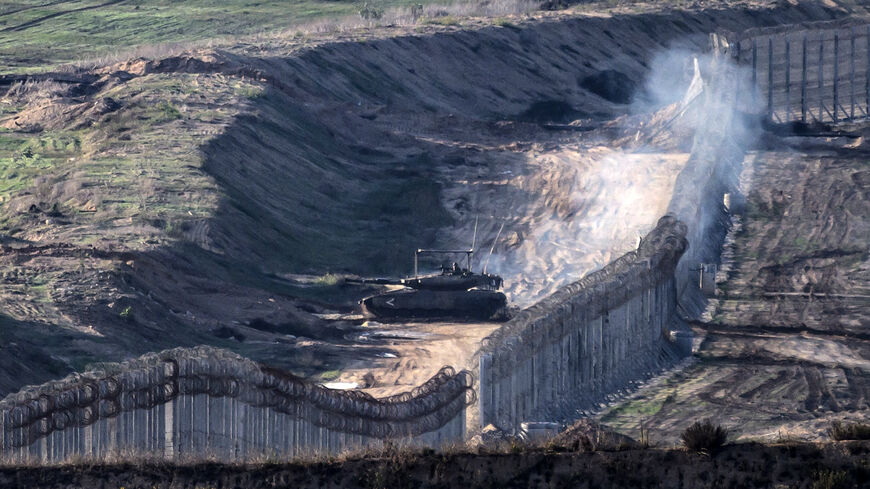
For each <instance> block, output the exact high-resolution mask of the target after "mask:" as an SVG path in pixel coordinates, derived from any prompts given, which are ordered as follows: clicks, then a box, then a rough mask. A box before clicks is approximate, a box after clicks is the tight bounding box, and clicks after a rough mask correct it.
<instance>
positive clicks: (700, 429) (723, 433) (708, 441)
mask: <svg viewBox="0 0 870 489" xmlns="http://www.w3.org/2000/svg"><path fill="white" fill-rule="evenodd" d="M727 439H728V430H726V429H725V428H723V427H721V426H719V425H714V424H713V422H712V421H710V420H709V419H708V420H705V421H695V423H694V424H692V426H689V427H688V428H686V431H684V432H683V434H682V435H680V440H682V441H683V445H685V446H686V448H688V449H689V450H694V451H696V452H706V453H713V452H715V451H716V450H718V449H719V448H720V447H722V445H724V444H725V441H726V440H727Z"/></svg>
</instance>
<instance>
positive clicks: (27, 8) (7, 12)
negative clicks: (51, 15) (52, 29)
mask: <svg viewBox="0 0 870 489" xmlns="http://www.w3.org/2000/svg"><path fill="white" fill-rule="evenodd" d="M72 1H73V0H58V1H57V2H49V3H43V4H42V5H31V6H29V7H21V8H16V9H12V10H7V11H5V12H0V17H4V16H6V15H12V14H17V13H18V12H26V11H28V10H33V9H36V8H45V7H53V6H55V5H60V4H62V3H70V2H72Z"/></svg>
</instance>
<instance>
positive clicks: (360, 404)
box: [0, 347, 474, 463]
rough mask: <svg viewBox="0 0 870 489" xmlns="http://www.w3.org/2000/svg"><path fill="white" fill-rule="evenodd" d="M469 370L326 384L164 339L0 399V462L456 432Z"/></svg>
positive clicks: (395, 440)
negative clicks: (335, 386) (171, 346)
mask: <svg viewBox="0 0 870 489" xmlns="http://www.w3.org/2000/svg"><path fill="white" fill-rule="evenodd" d="M471 381H472V377H471V374H470V373H469V372H467V371H462V372H459V373H456V372H454V371H453V369H452V368H450V367H445V368H444V369H442V370H441V371H440V372H439V373H438V374H436V375H435V376H434V377H433V378H432V379H430V380H429V381H428V382H426V383H425V384H423V385H421V386H419V387H417V388H416V389H414V390H413V391H412V392H408V393H404V394H400V395H396V396H391V397H388V398H381V399H375V398H373V397H371V396H369V395H367V394H365V393H362V392H358V391H336V390H331V389H326V388H324V387H322V386H319V385H317V384H313V383H311V382H307V381H305V380H303V379H301V378H298V377H295V376H293V375H291V374H289V373H286V372H282V371H278V370H274V369H270V368H267V367H263V366H261V365H259V364H257V363H254V362H252V361H250V360H246V359H244V358H242V357H239V356H238V355H235V354H233V353H230V352H228V351H225V350H219V349H215V348H209V347H198V348H194V349H175V350H168V351H165V352H162V353H159V354H150V355H146V356H143V357H140V358H139V359H136V360H132V361H129V362H125V363H122V364H108V365H104V366H103V368H101V369H100V370H95V371H90V372H86V373H84V374H75V375H72V376H69V377H67V378H66V379H63V380H61V381H57V382H49V383H47V384H43V385H41V386H35V387H29V388H25V389H24V390H22V391H21V392H19V393H17V394H13V395H10V396H8V397H7V398H5V399H4V400H2V401H0V434H2V438H0V461H3V462H6V463H20V462H40V463H52V462H61V461H65V460H70V459H80V458H84V459H94V460H111V459H117V458H119V457H121V458H122V457H127V456H134V457H135V456H145V457H155V458H165V459H174V460H178V459H182V460H183V459H198V460H201V459H203V458H212V457H213V458H215V459H219V460H222V461H230V460H249V459H252V458H258V457H281V458H287V457H292V456H302V455H314V454H337V453H340V452H342V451H345V450H348V449H355V448H362V447H369V446H379V445H381V444H383V443H385V442H389V443H392V444H395V445H406V444H408V445H421V446H430V447H440V446H442V445H444V444H448V443H457V442H462V441H464V438H465V408H466V406H467V405H468V404H469V403H471V402H473V400H474V396H473V391H471Z"/></svg>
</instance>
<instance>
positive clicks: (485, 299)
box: [349, 249, 507, 320]
mask: <svg viewBox="0 0 870 489" xmlns="http://www.w3.org/2000/svg"><path fill="white" fill-rule="evenodd" d="M457 253H463V254H466V255H467V263H468V265H467V267H466V268H462V267H460V266H459V264H458V263H456V262H454V263H453V264H452V265H451V266H442V267H441V272H440V273H433V274H428V275H419V270H418V260H419V256H420V255H424V254H457ZM473 253H474V250H473V249H471V250H424V249H418V250H416V252H415V253H414V276H413V277H408V278H403V279H395V280H393V279H364V280H349V282H356V283H366V284H378V285H399V286H402V288H401V289H398V290H391V291H388V292H384V293H381V294H377V295H373V296H371V297H366V298H365V299H363V300H361V301H360V306H361V308H362V312H363V314H365V315H366V316H367V317H375V318H381V319H390V318H397V319H398V318H410V319H414V318H421V319H422V318H451V319H453V318H455V319H478V320H487V319H491V318H493V317H494V316H497V315H498V314H499V313H500V312H502V311H503V310H504V309H505V307H506V306H507V298H506V297H505V295H504V294H503V293H501V292H499V291H498V290H499V289H500V288H501V287H502V284H503V280H502V278H501V277H499V276H498V275H493V274H488V273H485V272H484V273H475V272H473V271H471V258H472V254H473Z"/></svg>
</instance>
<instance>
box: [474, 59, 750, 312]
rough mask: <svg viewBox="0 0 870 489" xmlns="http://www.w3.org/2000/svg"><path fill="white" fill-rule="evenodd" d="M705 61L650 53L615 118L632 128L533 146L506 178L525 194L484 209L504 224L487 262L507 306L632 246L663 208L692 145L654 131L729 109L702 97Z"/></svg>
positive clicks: (689, 125)
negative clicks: (524, 167) (617, 136)
mask: <svg viewBox="0 0 870 489" xmlns="http://www.w3.org/2000/svg"><path fill="white" fill-rule="evenodd" d="M711 66H713V63H712V57H711V56H706V55H704V56H702V55H699V54H697V53H691V52H689V51H685V50H672V51H667V52H663V53H661V54H660V55H658V56H656V57H655V58H654V61H653V63H652V64H651V71H650V73H649V75H648V77H647V80H646V82H645V85H644V89H643V90H642V91H641V92H640V93H639V94H638V95H637V96H636V97H635V101H634V102H633V104H632V107H631V115H630V116H628V117H623V118H621V119H620V120H618V121H617V124H618V125H619V126H621V127H620V129H621V131H622V133H623V134H625V133H628V134H636V137H634V138H629V140H628V142H626V141H625V139H622V140H620V141H612V142H606V141H605V142H602V141H600V140H599V141H597V144H590V143H585V140H588V139H592V138H591V137H590V136H588V135H583V136H579V137H578V140H577V143H576V145H569V146H564V145H562V146H560V147H559V148H558V149H555V150H552V151H549V152H541V153H536V154H531V155H530V156H529V161H528V165H529V167H531V168H533V170H532V171H529V172H526V174H525V175H524V176H520V177H516V178H513V179H512V180H511V181H509V182H507V184H508V185H510V186H517V187H519V188H521V189H522V190H524V191H525V192H524V194H526V195H529V196H531V199H530V200H529V201H525V202H518V201H516V200H514V201H513V202H500V203H498V206H497V208H491V209H484V212H486V211H491V212H492V214H490V215H495V216H503V217H502V219H504V220H505V222H507V223H508V225H507V226H506V228H505V231H506V234H505V235H503V236H502V237H501V239H500V242H499V244H498V245H497V246H496V252H495V254H494V255H493V256H492V257H491V259H490V262H489V267H488V271H489V272H495V273H498V274H500V275H502V276H503V277H504V279H505V293H506V294H507V295H508V299H509V300H510V301H511V303H512V304H513V305H516V306H519V307H527V306H530V305H532V304H534V303H535V302H537V301H539V300H541V299H542V298H544V297H546V296H547V295H549V294H552V293H553V292H554V291H556V290H557V289H558V288H560V287H562V286H564V285H567V284H569V283H572V282H574V281H576V280H579V279H580V278H582V277H583V276H584V275H585V274H587V273H589V272H591V271H594V270H596V269H598V268H601V267H602V266H604V265H606V264H607V263H608V262H609V261H611V260H612V259H614V258H616V257H618V256H620V255H621V254H623V253H625V252H627V251H629V250H631V249H633V248H635V247H636V245H637V243H638V238H639V237H640V236H643V235H644V234H646V233H647V232H648V231H649V230H650V229H652V227H653V226H654V225H655V223H656V221H657V220H658V219H659V218H660V217H661V216H662V215H664V214H665V213H666V212H668V210H669V204H670V202H671V200H672V197H673V194H674V184H675V181H676V178H677V175H678V174H679V172H680V171H681V170H682V169H683V167H684V166H685V165H686V163H687V162H688V161H689V158H690V152H689V151H687V149H688V147H685V148H676V147H674V146H673V145H671V144H669V143H666V144H659V143H657V142H653V141H652V139H653V138H652V135H654V134H656V133H660V132H662V131H674V126H682V129H681V130H682V132H683V133H687V134H689V136H688V137H687V140H688V141H691V135H692V134H695V133H696V132H697V131H698V130H700V129H705V127H704V126H705V125H707V124H710V123H713V124H720V123H721V121H720V120H718V119H721V117H720V114H719V113H720V112H722V111H723V110H725V109H726V108H723V107H721V103H717V104H716V106H709V104H710V102H709V99H710V97H707V96H706V93H705V87H704V83H703V80H704V79H707V73H706V71H708V70H710V69H711ZM718 66H720V69H721V64H720V65H718ZM728 69H729V75H732V76H743V74H738V73H737V72H736V71H735V70H734V69H733V68H728ZM732 72H733V73H732ZM746 86H748V85H746ZM732 109H733V108H732V107H728V108H727V110H732ZM728 119H730V117H729V118H728ZM647 139H649V142H647V143H645V142H644V141H645V140H647ZM608 143H610V144H608ZM688 146H691V145H690V144H689V145H688ZM515 194H516V193H515ZM509 213H512V215H511V214H509ZM520 216H522V217H520ZM490 239H491V238H490ZM488 247H489V246H488V245H487V250H486V251H488ZM482 260H483V259H482Z"/></svg>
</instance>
